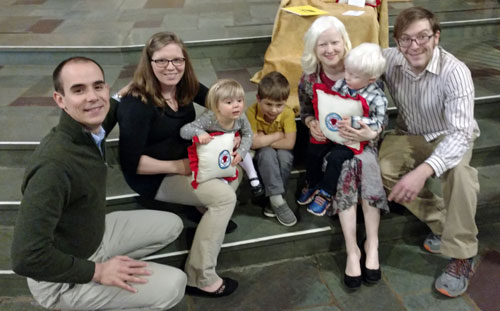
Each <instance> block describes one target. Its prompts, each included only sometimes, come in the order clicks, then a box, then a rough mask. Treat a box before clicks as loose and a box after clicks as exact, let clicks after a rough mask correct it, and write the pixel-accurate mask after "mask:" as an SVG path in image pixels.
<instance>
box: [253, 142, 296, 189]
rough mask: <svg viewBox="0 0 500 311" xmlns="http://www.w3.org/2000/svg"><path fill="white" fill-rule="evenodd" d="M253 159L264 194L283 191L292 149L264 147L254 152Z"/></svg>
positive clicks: (291, 159) (290, 167)
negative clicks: (255, 162)
mask: <svg viewBox="0 0 500 311" xmlns="http://www.w3.org/2000/svg"><path fill="white" fill-rule="evenodd" d="M255 159H256V161H257V169H258V171H259V175H260V177H261V178H262V183H263V184H264V189H265V190H266V196H268V197H269V196H272V195H278V194H283V193H285V188H286V183H287V181H288V177H289V176H290V171H291V170H292V164H293V153H292V151H291V150H285V149H274V148H272V147H264V148H261V149H258V150H257V151H256V152H255Z"/></svg>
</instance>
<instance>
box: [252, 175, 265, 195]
mask: <svg viewBox="0 0 500 311" xmlns="http://www.w3.org/2000/svg"><path fill="white" fill-rule="evenodd" d="M252 180H259V179H258V178H250V179H249V180H248V181H249V182H251V181H252ZM250 190H251V191H252V197H253V198H260V197H262V196H264V193H265V191H264V187H263V186H262V183H259V184H258V185H257V186H252V184H250Z"/></svg>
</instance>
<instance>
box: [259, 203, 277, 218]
mask: <svg viewBox="0 0 500 311" xmlns="http://www.w3.org/2000/svg"><path fill="white" fill-rule="evenodd" d="M262 212H263V213H264V216H266V217H269V218H274V217H276V213H275V212H274V210H273V208H272V207H271V205H269V204H266V205H265V206H264V209H263V211H262Z"/></svg>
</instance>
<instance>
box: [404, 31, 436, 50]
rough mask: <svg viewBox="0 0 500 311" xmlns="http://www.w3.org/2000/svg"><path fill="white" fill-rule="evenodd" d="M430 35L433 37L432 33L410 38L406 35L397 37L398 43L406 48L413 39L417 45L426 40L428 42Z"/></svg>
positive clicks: (424, 42)
mask: <svg viewBox="0 0 500 311" xmlns="http://www.w3.org/2000/svg"><path fill="white" fill-rule="evenodd" d="M432 37H434V34H432V35H418V36H416V37H415V38H411V37H408V36H402V37H401V38H399V39H398V43H399V46H401V47H403V48H407V47H409V46H410V45H411V43H412V42H413V41H415V43H416V44H417V45H422V44H426V43H427V42H429V40H430V39H431V38H432Z"/></svg>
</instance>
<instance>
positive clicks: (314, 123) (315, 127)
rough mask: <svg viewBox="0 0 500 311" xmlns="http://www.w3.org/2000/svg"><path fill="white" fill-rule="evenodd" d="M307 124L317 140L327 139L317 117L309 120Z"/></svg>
mask: <svg viewBox="0 0 500 311" xmlns="http://www.w3.org/2000/svg"><path fill="white" fill-rule="evenodd" d="M307 125H308V127H309V132H310V133H311V136H312V137H313V138H314V139H316V140H317V141H326V137H325V135H324V134H323V132H322V131H321V128H320V127H319V121H318V120H316V119H311V121H308V122H307Z"/></svg>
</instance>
